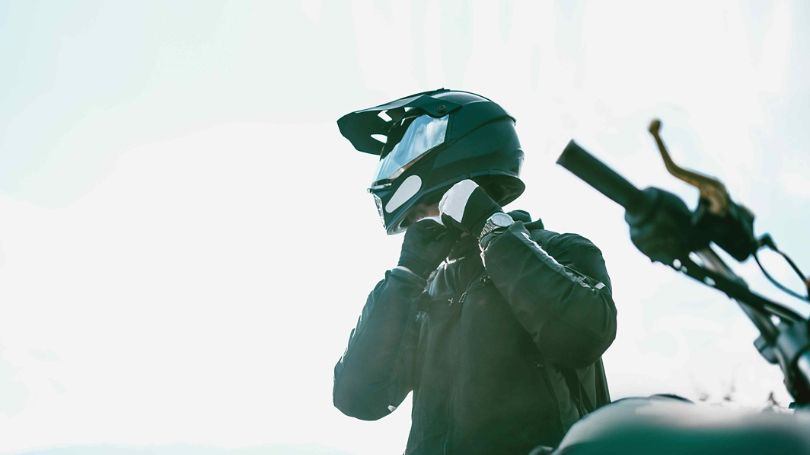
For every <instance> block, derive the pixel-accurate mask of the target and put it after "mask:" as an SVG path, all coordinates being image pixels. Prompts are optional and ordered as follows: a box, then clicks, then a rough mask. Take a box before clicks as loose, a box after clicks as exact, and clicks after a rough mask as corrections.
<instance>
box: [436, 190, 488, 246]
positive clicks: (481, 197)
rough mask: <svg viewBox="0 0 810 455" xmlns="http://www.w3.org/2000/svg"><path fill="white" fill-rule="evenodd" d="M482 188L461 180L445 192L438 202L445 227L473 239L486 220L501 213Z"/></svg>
mask: <svg viewBox="0 0 810 455" xmlns="http://www.w3.org/2000/svg"><path fill="white" fill-rule="evenodd" d="M501 211H503V210H502V209H501V206H500V205H498V203H497V202H495V201H494V200H493V199H492V198H491V197H489V195H488V194H487V192H486V191H484V189H483V188H481V187H480V186H478V184H477V183H475V182H473V181H472V180H469V179H468V180H462V181H460V182H458V183H456V184H455V185H453V186H452V187H450V189H449V190H447V192H446V193H444V196H442V200H441V201H439V212H440V213H441V215H442V222H444V224H445V225H446V226H453V227H455V228H457V229H459V230H460V231H462V232H467V233H469V234H472V235H473V236H475V237H478V235H479V234H480V233H481V230H482V229H483V228H484V224H486V222H487V218H489V217H490V216H492V214H493V213H495V212H501Z"/></svg>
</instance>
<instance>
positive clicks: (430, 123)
mask: <svg viewBox="0 0 810 455" xmlns="http://www.w3.org/2000/svg"><path fill="white" fill-rule="evenodd" d="M448 117H449V116H447V115H445V116H444V117H440V118H434V117H431V116H429V115H420V116H419V117H411V118H405V119H403V120H402V126H403V127H405V125H407V129H406V130H405V132H404V133H403V134H402V138H401V139H400V140H399V141H398V142H396V143H395V144H393V148H392V149H391V151H390V152H388V154H386V155H384V156H383V157H382V158H381V159H380V164H379V165H378V166H377V173H376V174H375V175H374V182H378V181H380V180H384V179H389V180H390V179H394V178H396V177H398V176H399V175H400V174H401V173H402V172H403V171H405V169H407V168H408V165H409V164H410V163H412V162H413V161H415V160H416V159H417V158H419V157H420V156H422V155H424V154H425V152H427V151H428V150H430V149H432V148H434V147H436V146H437V145H440V144H442V143H443V142H444V135H445V133H446V132H447V119H448ZM409 121H410V124H408V123H409ZM396 129H397V128H396V127H394V128H392V133H391V134H389V135H388V140H389V141H391V140H394V139H395V138H396V136H397V134H396V132H395V131H393V130H396ZM385 148H391V144H389V143H386V147H385Z"/></svg>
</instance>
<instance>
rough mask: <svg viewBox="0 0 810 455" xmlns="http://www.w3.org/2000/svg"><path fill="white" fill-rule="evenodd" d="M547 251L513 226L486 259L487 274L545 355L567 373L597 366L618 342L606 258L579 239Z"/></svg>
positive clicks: (554, 243) (559, 240)
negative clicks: (565, 369) (614, 340)
mask: <svg viewBox="0 0 810 455" xmlns="http://www.w3.org/2000/svg"><path fill="white" fill-rule="evenodd" d="M545 247H546V248H544V247H543V246H541V245H540V244H538V243H537V242H536V241H535V240H533V239H532V237H531V235H530V234H529V232H528V231H527V230H526V228H525V227H524V226H523V223H520V222H518V223H514V224H513V225H512V226H511V227H509V229H507V230H506V231H505V232H503V233H501V234H498V235H497V237H495V238H494V239H492V241H490V242H489V243H488V244H487V247H486V249H485V250H484V251H483V253H482V257H483V259H484V265H485V267H486V269H487V273H488V274H489V276H490V278H491V279H492V282H493V284H494V285H495V287H496V288H497V289H498V290H499V291H500V293H501V295H503V296H504V298H505V299H506V300H507V302H508V303H509V305H510V306H511V308H512V310H513V312H514V314H515V316H516V318H517V319H518V321H519V322H520V324H521V325H522V326H523V327H524V328H525V329H526V331H527V332H528V333H529V334H530V335H531V337H532V339H533V340H534V343H535V345H536V346H537V349H538V350H539V351H540V353H541V355H542V356H543V357H544V358H546V359H548V360H550V361H551V362H553V363H555V364H557V365H560V366H562V367H566V368H580V367H583V366H586V365H588V364H591V363H593V362H595V361H596V360H597V359H598V358H599V356H601V355H602V353H604V352H605V350H607V348H608V346H610V344H611V343H612V342H613V339H614V338H615V336H616V306H615V305H614V303H613V298H612V296H611V287H610V279H609V277H608V275H607V270H606V269H605V263H604V260H603V259H602V254H601V252H600V251H599V249H598V248H596V246H594V245H593V244H592V243H591V242H590V241H588V240H587V239H585V238H584V237H581V236H578V235H576V234H561V235H557V236H554V237H553V238H552V239H551V240H549V241H548V242H547V243H546V245H545Z"/></svg>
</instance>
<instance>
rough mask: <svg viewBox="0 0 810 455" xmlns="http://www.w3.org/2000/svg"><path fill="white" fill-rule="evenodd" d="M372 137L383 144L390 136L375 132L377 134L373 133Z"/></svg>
mask: <svg viewBox="0 0 810 455" xmlns="http://www.w3.org/2000/svg"><path fill="white" fill-rule="evenodd" d="M371 137H373V138H374V139H376V140H378V141H380V142H382V143H383V144H385V143H386V142H388V136H386V135H385V134H376V133H375V134H372V135H371Z"/></svg>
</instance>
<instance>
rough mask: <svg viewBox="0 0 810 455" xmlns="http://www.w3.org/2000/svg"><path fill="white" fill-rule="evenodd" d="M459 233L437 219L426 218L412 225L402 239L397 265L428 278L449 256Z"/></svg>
mask: <svg viewBox="0 0 810 455" xmlns="http://www.w3.org/2000/svg"><path fill="white" fill-rule="evenodd" d="M456 240H458V235H457V234H456V233H454V232H452V231H450V230H448V229H447V228H446V227H444V226H442V225H441V224H439V223H437V222H436V221H435V220H431V219H424V220H421V221H417V222H416V223H414V224H412V225H410V226H409V227H408V230H407V231H405V238H404V239H403V240H402V252H401V253H400V254H399V262H398V263H397V265H400V266H402V267H405V268H407V269H408V270H410V271H412V272H413V273H415V274H417V275H419V276H421V277H422V278H427V277H428V275H430V272H432V271H434V270H435V269H436V267H438V266H439V264H440V263H441V262H442V260H444V258H446V257H447V255H448V254H449V253H450V250H451V249H452V248H453V245H454V244H455V243H456Z"/></svg>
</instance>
